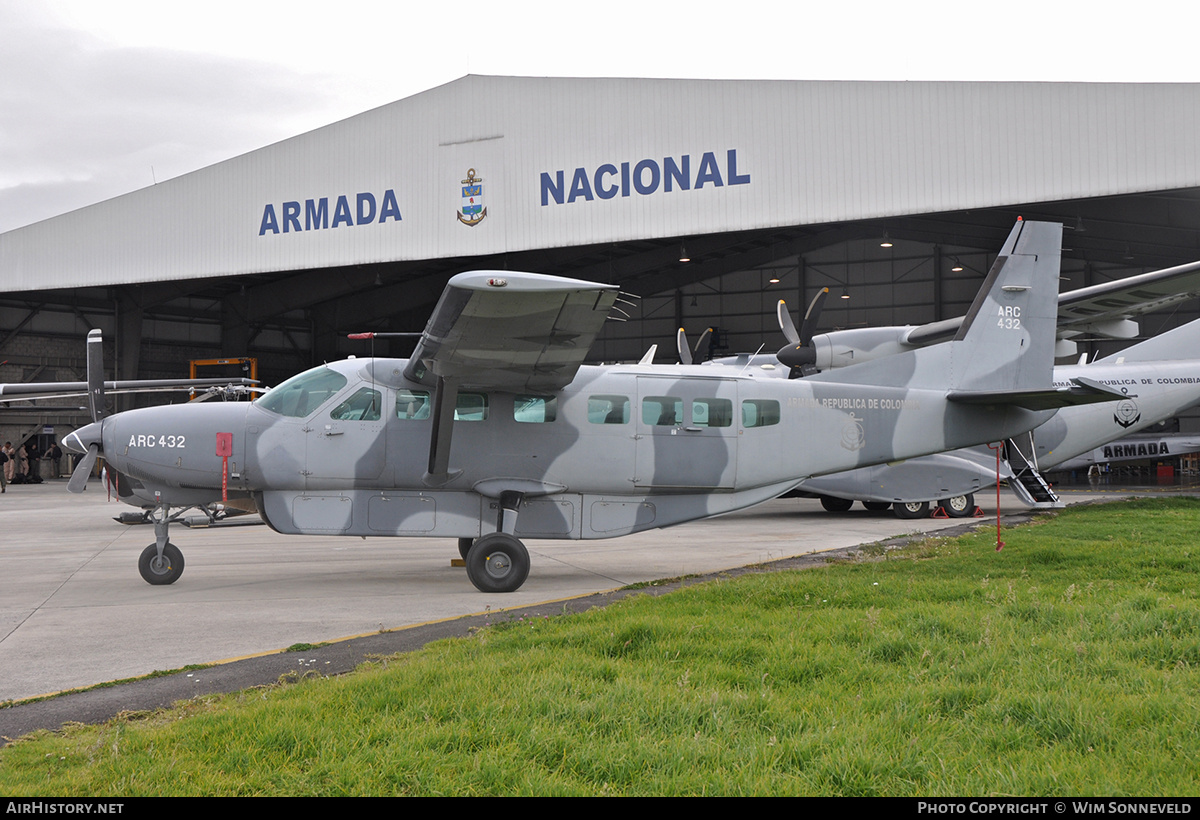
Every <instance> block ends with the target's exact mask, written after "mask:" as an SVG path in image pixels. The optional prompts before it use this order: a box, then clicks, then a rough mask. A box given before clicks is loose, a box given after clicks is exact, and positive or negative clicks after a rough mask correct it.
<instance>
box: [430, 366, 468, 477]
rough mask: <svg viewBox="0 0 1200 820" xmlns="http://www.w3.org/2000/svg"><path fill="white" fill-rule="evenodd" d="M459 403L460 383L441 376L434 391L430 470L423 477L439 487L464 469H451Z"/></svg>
mask: <svg viewBox="0 0 1200 820" xmlns="http://www.w3.org/2000/svg"><path fill="white" fill-rule="evenodd" d="M457 405H458V383H457V382H454V381H448V380H447V379H445V378H443V377H441V376H439V377H438V380H437V387H436V389H435V390H434V392H433V429H432V430H431V431H430V434H429V472H427V473H425V476H424V478H423V479H422V480H423V481H424V482H425V484H427V485H428V486H431V487H439V486H441V485H443V484H445V483H447V482H449V481H452V480H453V479H455V478H457V477H458V476H459V475H460V474H461V473H462V470H454V471H453V472H451V471H450V440H451V438H452V437H453V434H454V409H455V407H456V406H457Z"/></svg>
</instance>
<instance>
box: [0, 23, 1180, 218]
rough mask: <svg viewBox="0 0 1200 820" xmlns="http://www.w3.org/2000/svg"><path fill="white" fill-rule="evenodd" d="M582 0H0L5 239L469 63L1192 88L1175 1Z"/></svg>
mask: <svg viewBox="0 0 1200 820" xmlns="http://www.w3.org/2000/svg"><path fill="white" fill-rule="evenodd" d="M580 5H582V4H574V3H567V2H562V0H558V2H503V0H501V2H493V3H478V2H470V3H467V2H464V3H458V4H449V3H437V4H436V8H435V4H434V3H430V2H426V3H421V4H411V3H408V2H366V1H365V0H364V1H363V2H355V0H341V1H340V2H337V3H333V2H329V0H323V2H308V0H289V1H288V2H276V1H275V0H238V2H229V1H228V0H206V2H204V3H196V4H186V5H185V4H174V3H164V2H161V0H160V1H159V2H144V0H143V1H141V2H137V1H135V0H0V232H3V231H6V230H9V229H11V228H15V227H18V226H20V225H25V224H28V223H30V222H35V221H38V220H40V219H45V218H47V217H51V216H54V215H56V214H60V213H64V212H66V211H69V210H73V209H75V208H79V207H82V206H84V205H89V204H91V203H94V202H99V201H102V200H104V199H108V198H110V197H113V196H118V195H120V194H123V193H127V192H129V191H132V190H136V189H138V188H142V187H145V186H147V185H150V184H153V183H154V182H155V181H159V182H161V181H163V180H165V179H170V178H171V177H176V176H179V175H180V174H184V173H187V172H189V171H193V170H196V169H197V168H203V167H204V166H206V165H211V164H212V163H214V162H218V161H220V160H223V159H227V158H229V157H232V156H236V155H238V154H242V153H245V152H247V151H252V150H254V149H256V148H260V147H262V146H264V145H269V144H270V143H272V142H276V141H278V140H281V139H286V138H287V137H290V136H294V135H296V134H300V133H303V132H305V131H308V130H311V129H313V128H316V127H319V126H321V125H325V124H328V123H330V122H334V121H336V120H340V119H344V118H345V117H349V116H352V115H354V114H356V113H359V112H361V111H365V110H367V109H369V108H374V107H376V106H379V105H384V104H386V103H390V102H393V101H395V100H398V99H402V98H404V97H407V96H410V95H412V94H415V93H418V92H420V91H424V90H426V89H428V88H432V87H434V86H437V85H441V84H443V83H446V82H449V81H451V80H454V79H457V78H459V77H461V76H463V75H465V74H468V73H471V74H497V75H519V76H564V77H570V76H586V77H601V76H614V77H696V78H717V79H726V78H728V79H796V80H820V79H844V80H884V79H887V80H1049V81H1064V80H1073V81H1123V82H1148V81H1153V82H1198V81H1200V61H1198V60H1197V59H1196V58H1195V53H1194V45H1193V43H1192V42H1191V41H1192V39H1193V38H1194V36H1195V32H1196V31H1197V25H1196V24H1197V23H1200V9H1198V10H1192V9H1191V8H1190V5H1191V4H1179V3H1170V4H1168V3H1166V2H1161V3H1160V2H1158V1H1157V0H1150V1H1149V2H1147V1H1145V0H1143V2H1139V3H1136V4H1121V5H1120V6H1117V5H1116V4H1106V3H1087V2H1061V0H1043V2H1040V3H1038V4H1030V3H1004V4H1001V3H989V2H974V3H971V2H964V0H954V2H932V1H931V0H910V2H907V3H899V2H853V1H852V0H843V2H840V3H832V2H828V0H822V2H814V3H808V2H797V0H790V2H789V0H778V1H777V2H772V3H767V2H760V0H737V2H721V3H707V2H689V3H661V2H654V0H649V2H647V0H640V2H627V1H626V0H616V2H606V3H603V4H600V3H596V4H588V5H589V6H591V5H594V6H595V9H594V10H584V11H580V10H579V8H580ZM810 6H811V7H810ZM1181 8H1183V9H1184V10H1183V11H1181V10H1180V9H1181ZM1106 9H1117V11H1113V12H1109V11H1106Z"/></svg>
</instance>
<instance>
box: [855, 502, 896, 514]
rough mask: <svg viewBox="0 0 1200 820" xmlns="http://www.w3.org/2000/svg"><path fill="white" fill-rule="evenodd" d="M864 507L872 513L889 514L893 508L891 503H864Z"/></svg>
mask: <svg viewBox="0 0 1200 820" xmlns="http://www.w3.org/2000/svg"><path fill="white" fill-rule="evenodd" d="M862 505H863V506H864V507H866V508H867V509H868V510H870V511H871V512H887V511H888V510H890V509H891V508H892V502H890V501H864V502H863V503H862Z"/></svg>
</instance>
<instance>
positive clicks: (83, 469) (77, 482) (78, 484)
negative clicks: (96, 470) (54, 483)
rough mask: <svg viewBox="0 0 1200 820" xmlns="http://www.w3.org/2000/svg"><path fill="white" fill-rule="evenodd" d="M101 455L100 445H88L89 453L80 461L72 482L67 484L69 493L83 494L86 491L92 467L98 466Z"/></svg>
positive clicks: (72, 474)
mask: <svg viewBox="0 0 1200 820" xmlns="http://www.w3.org/2000/svg"><path fill="white" fill-rule="evenodd" d="M99 454H100V445H99V444H90V445H88V449H87V452H86V453H85V454H84V456H83V458H82V459H80V461H79V465H78V466H77V467H76V468H75V472H73V473H71V480H70V481H68V482H67V492H70V493H81V492H83V491H84V489H85V488H86V487H87V480H88V476H89V475H91V472H92V467H93V466H94V465H95V464H96V456H98V455H99Z"/></svg>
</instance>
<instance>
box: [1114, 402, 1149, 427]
mask: <svg viewBox="0 0 1200 820" xmlns="http://www.w3.org/2000/svg"><path fill="white" fill-rule="evenodd" d="M1141 418H1142V412H1141V411H1140V410H1138V406H1137V402H1135V401H1134V400H1133V399H1121V401H1119V402H1117V407H1116V410H1114V411H1113V421H1115V422H1116V423H1117V424H1119V425H1121V426H1122V427H1126V428H1128V427H1132V426H1133V425H1135V424H1137V423H1138V422H1139V421H1141Z"/></svg>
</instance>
